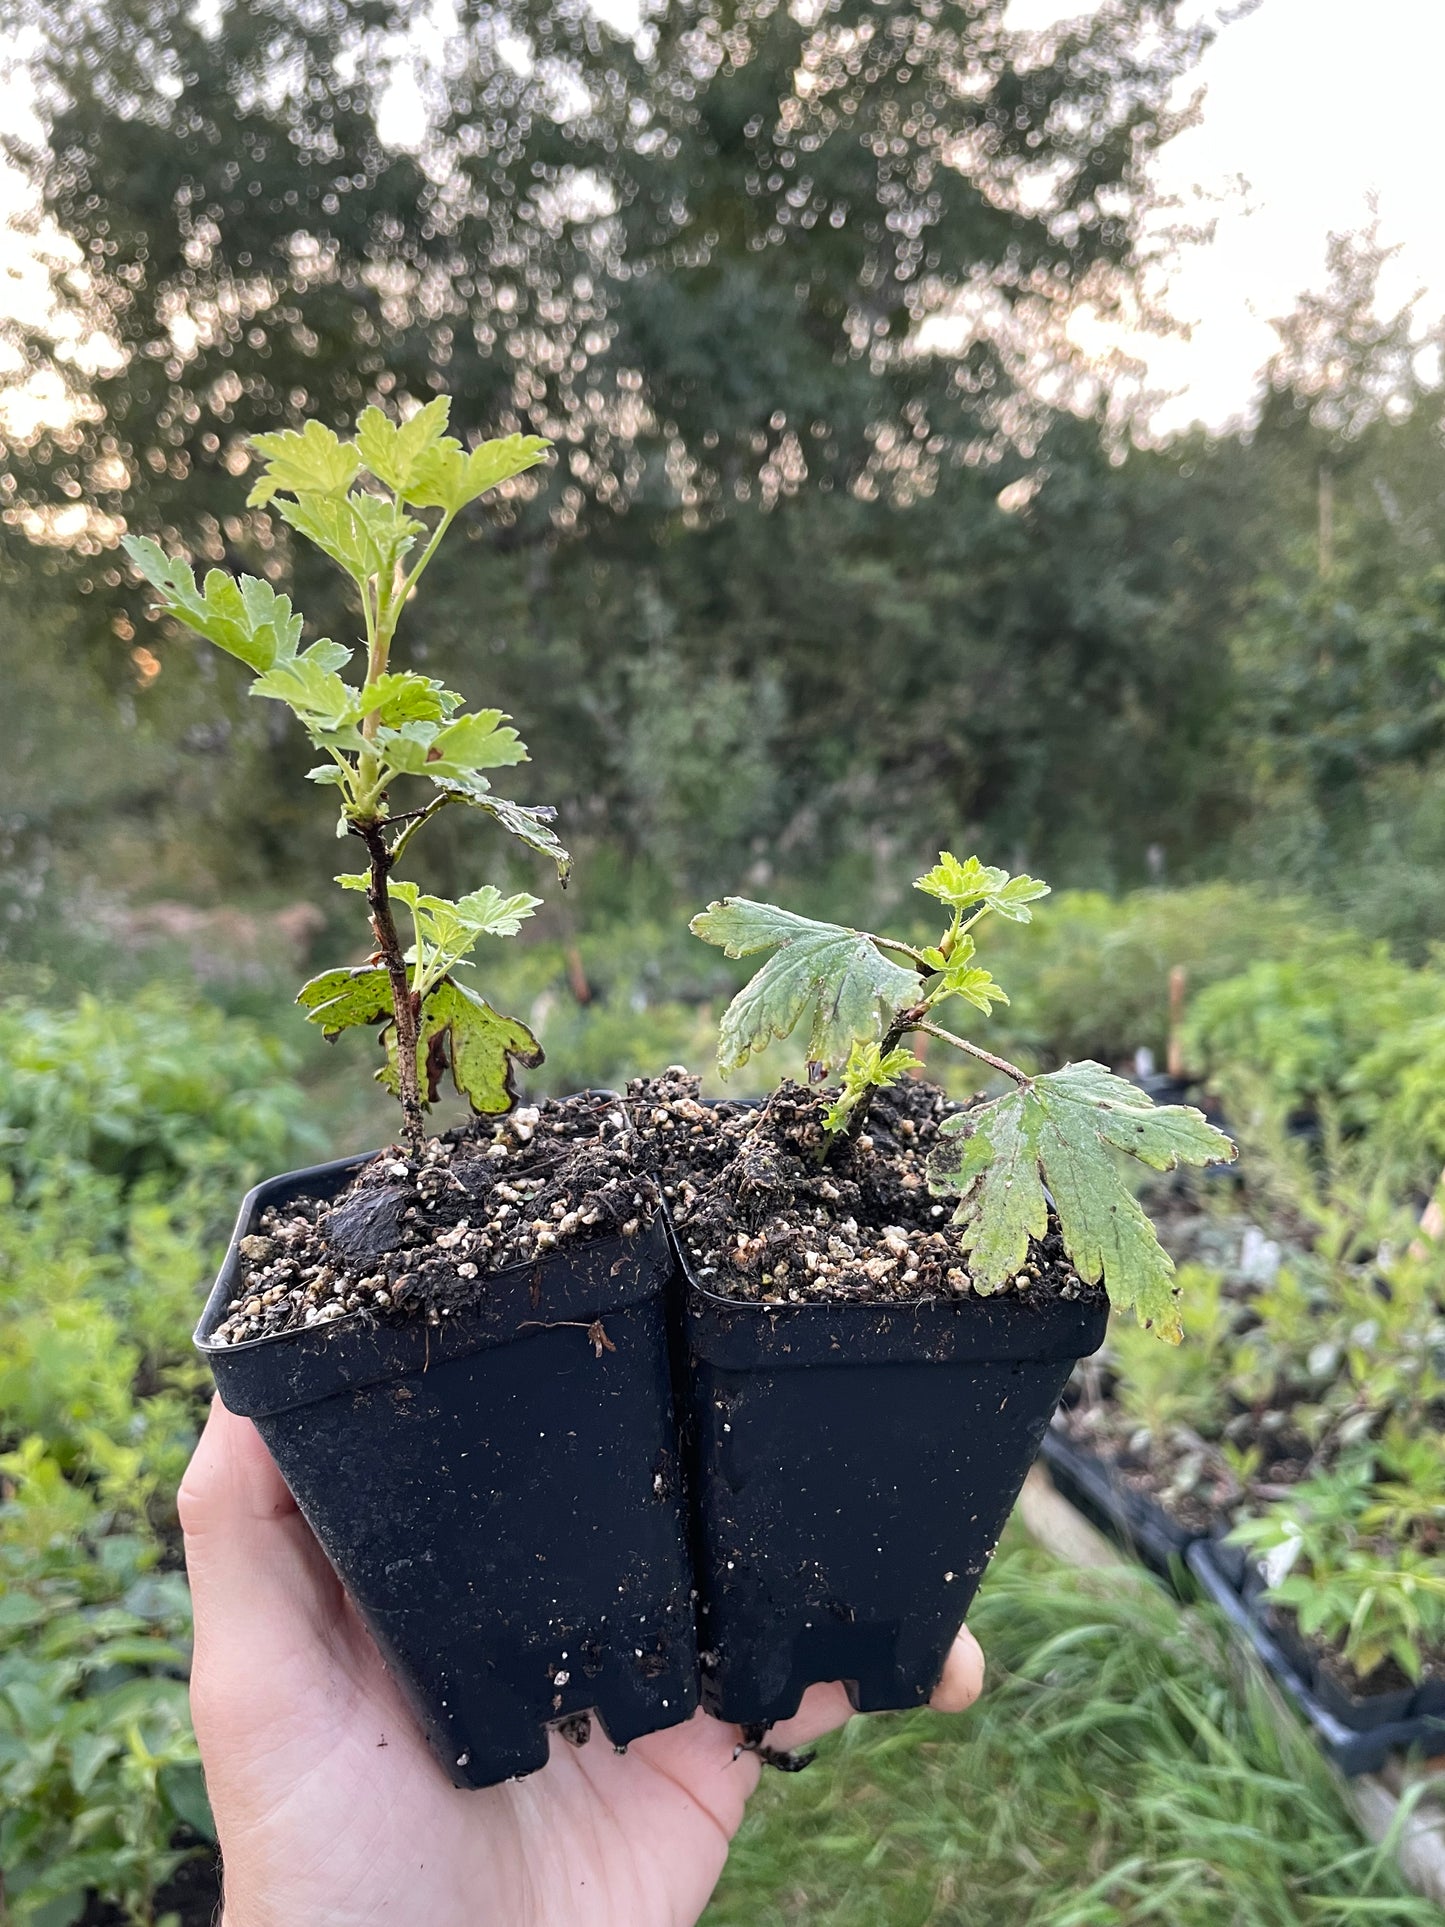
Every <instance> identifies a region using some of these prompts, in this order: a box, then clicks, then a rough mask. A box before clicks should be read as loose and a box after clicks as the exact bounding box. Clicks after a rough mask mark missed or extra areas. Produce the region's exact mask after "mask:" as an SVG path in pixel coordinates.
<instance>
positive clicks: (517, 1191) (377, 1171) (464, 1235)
mask: <svg viewBox="0 0 1445 1927" xmlns="http://www.w3.org/2000/svg"><path fill="white" fill-rule="evenodd" d="M656 1208H657V1186H656V1184H655V1183H654V1181H653V1180H652V1179H651V1178H649V1177H648V1176H647V1175H646V1174H645V1172H644V1171H643V1168H642V1166H641V1164H640V1163H639V1161H638V1157H637V1147H636V1144H635V1142H634V1139H633V1136H632V1133H631V1131H630V1129H629V1128H628V1124H627V1119H626V1116H625V1113H624V1111H623V1108H622V1106H621V1104H620V1103H619V1102H618V1100H617V1099H616V1098H615V1097H608V1096H606V1095H604V1094H601V1093H598V1092H584V1093H582V1094H581V1095H580V1096H576V1097H567V1098H548V1099H545V1100H544V1101H543V1102H541V1103H540V1104H534V1105H524V1106H522V1107H521V1108H519V1109H518V1110H515V1111H513V1112H512V1113H511V1114H510V1116H508V1117H505V1118H501V1119H499V1120H496V1121H495V1122H494V1121H493V1120H491V1119H483V1120H479V1121H478V1123H477V1124H475V1125H473V1126H469V1127H467V1128H465V1129H462V1130H458V1131H452V1132H450V1133H448V1134H447V1135H446V1136H445V1137H438V1138H432V1139H430V1140H429V1141H428V1143H427V1146H426V1150H425V1154H424V1155H423V1156H422V1157H421V1158H419V1159H418V1158H414V1157H411V1156H409V1155H407V1154H405V1153H404V1152H402V1151H400V1150H398V1149H397V1148H395V1147H392V1148H391V1149H388V1150H386V1151H382V1152H379V1153H378V1155H377V1156H376V1157H374V1158H373V1159H372V1160H371V1161H370V1163H368V1164H365V1165H363V1166H362V1168H361V1169H360V1170H359V1171H358V1172H357V1174H356V1176H355V1177H354V1178H353V1179H352V1181H351V1183H350V1184H349V1185H348V1186H347V1188H346V1190H345V1191H343V1192H342V1193H341V1195H340V1196H339V1197H337V1198H333V1199H329V1200H326V1201H324V1202H323V1201H317V1200H314V1199H305V1198H302V1199H296V1200H294V1201H292V1202H291V1203H289V1204H285V1205H280V1206H271V1207H269V1208H268V1209H267V1210H266V1212H265V1213H264V1214H263V1216H262V1218H261V1222H260V1224H259V1225H258V1226H257V1228H256V1230H255V1231H254V1232H253V1233H252V1234H251V1235H250V1236H249V1237H246V1238H243V1239H242V1240H241V1247H240V1250H241V1261H242V1270H241V1283H240V1285H239V1287H238V1289H237V1292H236V1295H235V1296H234V1297H233V1298H232V1299H231V1301H230V1304H229V1307H228V1315H227V1317H226V1319H225V1321H224V1322H223V1323H222V1324H221V1325H220V1327H219V1328H218V1329H217V1332H216V1335H215V1341H214V1342H215V1343H216V1344H219V1345H237V1344H241V1343H243V1342H244V1341H246V1340H249V1339H255V1338H268V1337H275V1336H277V1335H279V1334H281V1333H283V1332H288V1331H294V1330H296V1329H297V1328H298V1327H303V1326H307V1325H316V1324H321V1323H325V1322H329V1321H331V1320H334V1319H338V1318H343V1317H346V1316H347V1315H348V1314H353V1315H357V1316H362V1317H369V1318H389V1319H394V1318H415V1317H424V1318H427V1319H429V1320H430V1321H431V1322H432V1323H434V1324H435V1323H439V1322H440V1320H441V1319H443V1318H445V1317H449V1316H450V1315H451V1314H452V1313H454V1312H456V1311H459V1310H461V1309H463V1308H464V1307H465V1306H467V1305H469V1304H472V1303H474V1302H476V1301H478V1300H479V1299H481V1298H482V1297H483V1296H484V1295H485V1293H486V1290H487V1278H488V1274H489V1273H491V1272H495V1271H500V1270H502V1269H503V1268H504V1267H506V1266H508V1265H515V1264H522V1263H525V1262H528V1261H529V1260H531V1259H534V1258H539V1257H543V1256H545V1255H547V1254H548V1253H551V1252H555V1251H557V1250H558V1249H559V1248H560V1247H562V1246H564V1245H566V1244H568V1243H574V1244H575V1243H581V1242H582V1241H583V1240H586V1239H589V1238H604V1237H608V1236H611V1235H613V1234H618V1233H620V1234H621V1235H622V1236H624V1237H633V1236H635V1235H636V1234H637V1233H638V1232H640V1231H642V1230H643V1229H645V1227H646V1226H647V1225H648V1224H650V1223H651V1221H652V1217H653V1214H654V1212H655V1211H656Z"/></svg>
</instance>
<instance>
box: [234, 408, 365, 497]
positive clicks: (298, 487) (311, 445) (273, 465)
mask: <svg viewBox="0 0 1445 1927" xmlns="http://www.w3.org/2000/svg"><path fill="white" fill-rule="evenodd" d="M251 446H252V448H254V449H255V450H256V452H257V454H258V455H261V456H263V457H264V458H265V467H264V468H263V470H262V473H261V479H260V481H258V482H257V483H256V485H255V487H254V488H253V489H252V490H251V493H250V494H249V495H248V496H247V497H246V506H247V508H264V507H265V506H266V504H267V503H268V502H269V501H270V500H271V499H272V497H273V496H274V495H275V494H276V492H277V490H278V489H285V490H286V491H287V493H288V494H291V495H300V494H302V493H304V492H307V491H310V492H313V493H315V494H319V495H344V494H345V493H346V491H347V489H349V488H350V487H351V484H352V483H353V482H354V481H355V480H356V471H357V469H358V468H359V467H360V462H361V458H360V456H359V455H358V454H357V452H356V444H355V443H354V442H343V441H342V440H341V438H340V436H338V435H336V434H334V433H333V432H332V430H331V429H329V428H327V427H326V426H325V424H324V423H322V422H307V424H306V426H305V427H304V428H303V429H301V430H300V432H299V433H298V432H297V431H296V430H295V429H293V428H283V429H281V430H279V431H278V432H277V433H276V434H274V435H253V436H252V437H251Z"/></svg>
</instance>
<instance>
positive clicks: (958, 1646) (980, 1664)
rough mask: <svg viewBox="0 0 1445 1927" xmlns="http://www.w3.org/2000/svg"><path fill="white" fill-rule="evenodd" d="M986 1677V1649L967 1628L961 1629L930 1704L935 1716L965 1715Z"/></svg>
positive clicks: (950, 1649) (950, 1650)
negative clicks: (984, 1650) (936, 1714)
mask: <svg viewBox="0 0 1445 1927" xmlns="http://www.w3.org/2000/svg"><path fill="white" fill-rule="evenodd" d="M983 1674H984V1659H983V1648H982V1647H981V1646H980V1645H979V1643H978V1641H977V1640H976V1639H975V1638H974V1636H973V1634H972V1633H971V1632H970V1631H969V1630H968V1628H967V1626H960V1627H959V1629H958V1637H957V1638H956V1639H955V1640H954V1642H953V1644H952V1646H950V1647H949V1649H948V1658H947V1659H946V1660H945V1661H944V1662H943V1677H942V1679H940V1680H939V1682H938V1684H937V1686H935V1687H934V1689H933V1697H932V1699H930V1700H929V1702H928V1704H929V1705H930V1706H931V1707H932V1708H933V1710H934V1711H935V1712H936V1713H966V1712H967V1711H968V1709H969V1707H970V1706H972V1705H973V1703H974V1701H975V1700H976V1699H977V1698H978V1696H979V1694H980V1693H981V1692H982V1691H983Z"/></svg>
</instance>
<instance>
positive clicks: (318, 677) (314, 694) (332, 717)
mask: <svg viewBox="0 0 1445 1927" xmlns="http://www.w3.org/2000/svg"><path fill="white" fill-rule="evenodd" d="M350 657H351V651H350V650H349V649H344V648H343V647H342V646H341V644H340V643H338V642H330V641H328V640H325V639H323V640H322V641H320V642H314V643H312V645H311V647H310V648H309V649H307V650H304V651H303V652H302V653H301V655H299V656H295V657H293V658H292V659H291V661H289V662H283V663H279V664H278V665H277V666H276V668H274V669H270V670H268V671H267V672H266V674H265V675H264V676H258V677H257V678H256V680H255V682H254V683H252V685H251V694H252V695H253V696H266V697H268V698H270V700H271V701H272V702H278V703H285V704H286V706H287V708H288V709H290V710H292V711H293V712H294V713H295V714H296V715H297V716H299V717H300V718H301V720H302V722H303V723H305V724H306V726H307V728H308V729H316V730H321V731H334V730H338V729H341V728H343V727H344V726H345V725H346V724H348V723H354V722H359V721H360V719H361V716H362V714H363V711H362V710H361V709H359V708H358V707H357V702H358V697H359V694H360V692H359V691H358V690H356V689H353V688H352V686H351V684H350V683H345V682H343V681H342V680H341V678H340V676H338V675H337V673H336V671H337V669H338V668H339V667H340V665H341V664H342V663H345V662H347V661H349V660H350Z"/></svg>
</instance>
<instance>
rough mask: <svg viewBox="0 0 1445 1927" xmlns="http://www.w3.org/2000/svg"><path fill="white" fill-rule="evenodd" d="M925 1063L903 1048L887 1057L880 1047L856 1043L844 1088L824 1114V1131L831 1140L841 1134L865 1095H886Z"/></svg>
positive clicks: (849, 1061) (844, 1073)
mask: <svg viewBox="0 0 1445 1927" xmlns="http://www.w3.org/2000/svg"><path fill="white" fill-rule="evenodd" d="M922 1068H923V1060H922V1058H921V1057H915V1056H914V1054H913V1052H912V1051H911V1050H908V1049H907V1048H906V1047H905V1046H904V1045H901V1044H900V1045H898V1046H897V1047H896V1048H895V1049H893V1050H891V1051H889V1052H888V1053H887V1055H886V1056H885V1055H884V1054H883V1052H882V1051H881V1050H880V1049H879V1047H878V1045H877V1044H858V1043H855V1044H854V1046H853V1048H852V1050H851V1051H849V1053H848V1062H847V1063H846V1064H845V1065H844V1067H843V1088H842V1089H841V1090H840V1091H839V1093H838V1095H837V1097H835V1098H834V1099H833V1102H832V1103H831V1104H830V1105H829V1106H828V1108H827V1110H826V1111H825V1112H824V1114H823V1128H824V1130H825V1131H827V1132H828V1134H829V1136H830V1137H831V1136H832V1135H833V1134H834V1133H835V1132H838V1131H841V1130H842V1129H843V1127H844V1125H845V1124H846V1123H847V1122H848V1119H849V1117H850V1116H851V1115H852V1113H853V1112H854V1111H855V1110H856V1109H857V1107H858V1103H859V1100H860V1099H861V1098H862V1096H863V1094H864V1092H865V1091H884V1090H887V1088H888V1086H889V1085H890V1084H896V1083H897V1082H898V1080H899V1078H900V1077H906V1076H907V1074H908V1072H909V1071H914V1070H921V1069H922Z"/></svg>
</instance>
